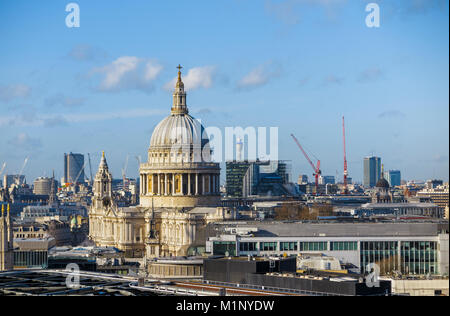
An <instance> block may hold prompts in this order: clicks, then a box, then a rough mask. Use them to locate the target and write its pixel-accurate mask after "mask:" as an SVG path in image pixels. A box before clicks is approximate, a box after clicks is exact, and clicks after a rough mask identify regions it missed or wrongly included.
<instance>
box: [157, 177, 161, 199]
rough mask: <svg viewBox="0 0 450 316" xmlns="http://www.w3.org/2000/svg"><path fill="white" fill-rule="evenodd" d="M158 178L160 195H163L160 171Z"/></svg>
mask: <svg viewBox="0 0 450 316" xmlns="http://www.w3.org/2000/svg"><path fill="white" fill-rule="evenodd" d="M157 179H158V195H161V174H160V173H158V176H157Z"/></svg>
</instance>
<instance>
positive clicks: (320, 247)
mask: <svg viewBox="0 0 450 316" xmlns="http://www.w3.org/2000/svg"><path fill="white" fill-rule="evenodd" d="M325 250H328V243H327V242H326V241H310V242H308V241H305V242H300V251H325Z"/></svg>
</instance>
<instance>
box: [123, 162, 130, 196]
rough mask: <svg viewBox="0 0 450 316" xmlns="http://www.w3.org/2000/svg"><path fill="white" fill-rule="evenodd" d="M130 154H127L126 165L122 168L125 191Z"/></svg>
mask: <svg viewBox="0 0 450 316" xmlns="http://www.w3.org/2000/svg"><path fill="white" fill-rule="evenodd" d="M129 156H130V155H127V158H126V160H125V165H124V167H123V168H122V189H123V190H124V191H125V181H126V172H127V167H128V158H129Z"/></svg>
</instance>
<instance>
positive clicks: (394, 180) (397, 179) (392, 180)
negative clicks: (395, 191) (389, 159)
mask: <svg viewBox="0 0 450 316" xmlns="http://www.w3.org/2000/svg"><path fill="white" fill-rule="evenodd" d="M384 178H385V179H386V180H387V181H388V182H389V185H390V186H391V187H395V186H398V185H401V182H402V176H401V173H400V170H389V171H385V172H384Z"/></svg>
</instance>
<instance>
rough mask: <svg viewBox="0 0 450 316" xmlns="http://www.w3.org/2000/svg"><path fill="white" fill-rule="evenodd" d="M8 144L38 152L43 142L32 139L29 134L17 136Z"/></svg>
mask: <svg viewBox="0 0 450 316" xmlns="http://www.w3.org/2000/svg"><path fill="white" fill-rule="evenodd" d="M8 144H10V145H12V146H14V147H20V148H24V149H28V150H36V149H39V148H40V147H42V142H41V140H40V139H39V138H33V137H30V136H28V134H27V133H19V134H17V135H16V136H15V137H13V138H11V139H10V140H9V141H8Z"/></svg>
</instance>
